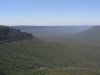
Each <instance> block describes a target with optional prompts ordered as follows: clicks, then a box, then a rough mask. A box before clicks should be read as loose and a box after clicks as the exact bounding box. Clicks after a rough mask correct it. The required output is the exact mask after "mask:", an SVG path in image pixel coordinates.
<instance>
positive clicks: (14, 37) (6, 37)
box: [0, 26, 34, 42]
mask: <svg viewBox="0 0 100 75" xmlns="http://www.w3.org/2000/svg"><path fill="white" fill-rule="evenodd" d="M32 38H34V37H33V35H32V34H29V33H26V32H21V31H20V30H19V29H14V28H10V27H6V26H0V42H11V41H18V40H24V39H32Z"/></svg>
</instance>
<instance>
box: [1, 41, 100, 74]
mask: <svg viewBox="0 0 100 75" xmlns="http://www.w3.org/2000/svg"><path fill="white" fill-rule="evenodd" d="M99 57H100V50H99V48H95V47H90V46H85V45H82V44H73V43H72V44H66V45H62V44H56V43H43V42H40V41H37V40H24V41H19V42H12V43H7V44H1V45H0V70H2V71H4V72H6V73H8V72H10V71H13V72H14V71H23V70H33V69H39V68H41V67H48V68H68V69H72V68H75V67H79V68H92V69H97V68H99V67H100V64H99V63H100V61H99Z"/></svg>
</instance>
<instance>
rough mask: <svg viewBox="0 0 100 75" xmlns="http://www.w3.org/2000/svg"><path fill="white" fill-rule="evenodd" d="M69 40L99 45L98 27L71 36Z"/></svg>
mask: <svg viewBox="0 0 100 75" xmlns="http://www.w3.org/2000/svg"><path fill="white" fill-rule="evenodd" d="M70 38H72V39H76V40H78V41H82V42H83V41H84V42H87V43H88V42H90V43H96V44H97V43H100V26H93V27H92V28H90V29H88V30H86V31H84V32H79V33H76V34H73V35H71V36H70Z"/></svg>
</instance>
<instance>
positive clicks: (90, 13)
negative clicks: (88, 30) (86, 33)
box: [0, 0, 100, 26]
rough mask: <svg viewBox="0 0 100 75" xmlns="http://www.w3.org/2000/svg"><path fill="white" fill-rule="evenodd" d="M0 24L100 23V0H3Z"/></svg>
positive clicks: (1, 2) (0, 5) (0, 7)
mask: <svg viewBox="0 0 100 75" xmlns="http://www.w3.org/2000/svg"><path fill="white" fill-rule="evenodd" d="M0 25H39V26H41V25H44V26H45V25H46V26H47V25H51V26H54V25H100V0H0Z"/></svg>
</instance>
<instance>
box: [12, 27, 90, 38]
mask: <svg viewBox="0 0 100 75" xmlns="http://www.w3.org/2000/svg"><path fill="white" fill-rule="evenodd" d="M14 28H16V29H20V30H22V31H24V32H28V33H31V34H33V35H34V36H36V37H38V38H40V39H56V38H62V37H65V36H67V35H69V34H72V33H78V32H82V31H85V30H87V29H89V28H91V26H15V27H14Z"/></svg>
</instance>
